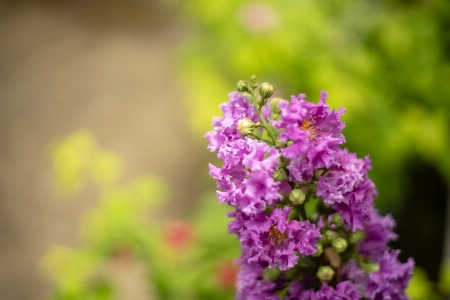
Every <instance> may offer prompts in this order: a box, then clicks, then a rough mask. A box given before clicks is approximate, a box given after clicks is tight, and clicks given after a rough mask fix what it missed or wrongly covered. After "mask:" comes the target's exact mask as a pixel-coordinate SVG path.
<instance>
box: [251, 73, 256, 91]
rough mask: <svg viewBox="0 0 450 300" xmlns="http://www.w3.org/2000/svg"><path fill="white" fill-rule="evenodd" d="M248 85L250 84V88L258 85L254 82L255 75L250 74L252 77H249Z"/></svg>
mask: <svg viewBox="0 0 450 300" xmlns="http://www.w3.org/2000/svg"><path fill="white" fill-rule="evenodd" d="M250 85H251V86H252V89H256V87H257V86H258V84H257V83H256V76H255V75H252V77H250Z"/></svg>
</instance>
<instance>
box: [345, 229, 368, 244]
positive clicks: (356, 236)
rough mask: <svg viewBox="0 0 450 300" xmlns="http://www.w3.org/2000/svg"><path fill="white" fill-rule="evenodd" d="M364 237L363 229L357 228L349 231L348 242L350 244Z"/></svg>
mask: <svg viewBox="0 0 450 300" xmlns="http://www.w3.org/2000/svg"><path fill="white" fill-rule="evenodd" d="M365 237H366V235H365V233H364V231H362V230H357V231H355V232H351V233H350V234H349V236H348V242H349V243H350V244H356V243H357V242H360V241H362V240H363V239H364V238H365Z"/></svg>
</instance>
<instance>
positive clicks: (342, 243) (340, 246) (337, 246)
mask: <svg viewBox="0 0 450 300" xmlns="http://www.w3.org/2000/svg"><path fill="white" fill-rule="evenodd" d="M331 246H333V248H334V250H336V252H337V253H341V252H344V251H345V249H347V241H346V240H345V239H344V238H342V237H337V238H335V239H333V240H332V241H331Z"/></svg>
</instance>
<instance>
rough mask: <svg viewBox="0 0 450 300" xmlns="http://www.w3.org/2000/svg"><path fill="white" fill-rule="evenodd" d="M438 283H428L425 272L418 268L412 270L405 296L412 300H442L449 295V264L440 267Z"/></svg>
mask: <svg viewBox="0 0 450 300" xmlns="http://www.w3.org/2000/svg"><path fill="white" fill-rule="evenodd" d="M439 279H440V281H439V282H438V283H433V282H430V281H429V279H428V278H427V274H426V272H425V270H423V269H422V268H420V267H415V268H414V274H413V278H412V279H411V281H410V283H409V286H408V289H407V290H406V294H407V295H408V297H410V298H411V299H412V300H442V299H446V298H447V297H448V296H449V295H450V262H447V263H444V264H443V265H442V266H441V274H440V278H439Z"/></svg>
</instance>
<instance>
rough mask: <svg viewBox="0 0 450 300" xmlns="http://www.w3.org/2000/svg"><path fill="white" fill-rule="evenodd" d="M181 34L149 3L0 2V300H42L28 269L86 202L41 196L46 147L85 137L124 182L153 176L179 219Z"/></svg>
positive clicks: (184, 190) (48, 181)
mask: <svg viewBox="0 0 450 300" xmlns="http://www.w3.org/2000/svg"><path fill="white" fill-rule="evenodd" d="M182 32H183V31H182V30H181V26H180V25H179V24H178V23H177V22H176V20H174V17H173V16H171V13H170V12H169V11H167V10H163V9H162V8H161V7H160V6H158V5H157V3H154V2H152V1H147V2H146V1H89V0H86V1H75V3H70V2H58V1H56V2H54V3H52V2H46V3H40V4H39V3H36V2H32V1H29V2H28V1H25V2H21V1H9V2H3V3H1V4H0V299H8V300H9V299H14V300H20V299H37V300H39V299H45V297H46V295H47V294H48V291H49V284H48V283H46V281H45V280H44V279H43V276H42V274H40V273H39V271H38V269H37V267H36V266H37V264H38V262H39V260H40V259H41V258H42V257H43V256H44V254H45V253H46V251H47V250H48V249H49V247H50V246H52V245H55V244H64V245H69V246H74V245H76V244H77V234H76V231H77V222H78V217H79V216H80V214H81V213H82V212H84V211H86V209H88V208H89V207H90V206H92V205H93V204H94V200H95V199H93V198H92V197H89V195H88V194H87V196H86V197H81V198H82V199H78V200H77V201H74V202H61V201H59V200H58V196H57V195H56V194H55V193H54V192H53V190H54V189H53V187H52V176H51V169H50V163H49V160H48V157H47V152H46V147H47V145H48V143H49V141H51V140H52V139H53V138H55V137H64V136H66V135H68V134H70V133H71V132H73V131H74V130H76V129H78V128H87V129H90V130H92V131H93V132H94V134H96V135H97V136H98V138H99V142H100V145H101V146H102V147H103V148H106V149H110V150H112V151H115V152H117V153H118V154H120V155H122V156H123V158H124V159H125V162H126V163H127V166H128V171H127V176H128V178H131V177H134V176H137V175H141V174H148V173H155V174H160V175H161V176H162V177H163V178H164V179H166V180H167V181H168V182H169V183H170V184H171V186H172V187H176V188H174V189H172V197H171V198H172V200H174V199H176V201H177V205H176V206H173V207H172V210H171V213H172V215H173V217H180V216H183V214H184V213H185V212H186V211H188V210H189V206H188V205H187V203H188V201H191V200H190V199H193V198H195V195H196V193H197V192H198V191H199V190H200V188H199V186H196V183H195V182H194V183H193V181H192V178H193V177H192V175H191V174H192V172H193V171H195V170H196V168H197V166H198V160H199V158H195V156H194V155H195V153H198V151H199V145H197V144H194V143H193V141H192V140H191V139H190V135H189V133H188V132H187V129H186V128H185V126H184V124H185V116H184V109H183V106H182V105H180V102H181V101H180V98H181V97H180V93H179V92H178V91H177V90H176V89H175V88H174V81H175V70H174V66H175V63H174V62H173V59H172V57H171V55H172V49H173V48H174V47H175V46H176V45H177V42H178V41H179V39H180V38H182V36H183V33H182ZM200 147H201V146H200ZM188 180H189V184H188ZM183 200H184V201H183ZM183 203H184V204H183ZM138 298H139V297H137V298H135V299H138ZM130 299H131V298H130Z"/></svg>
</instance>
